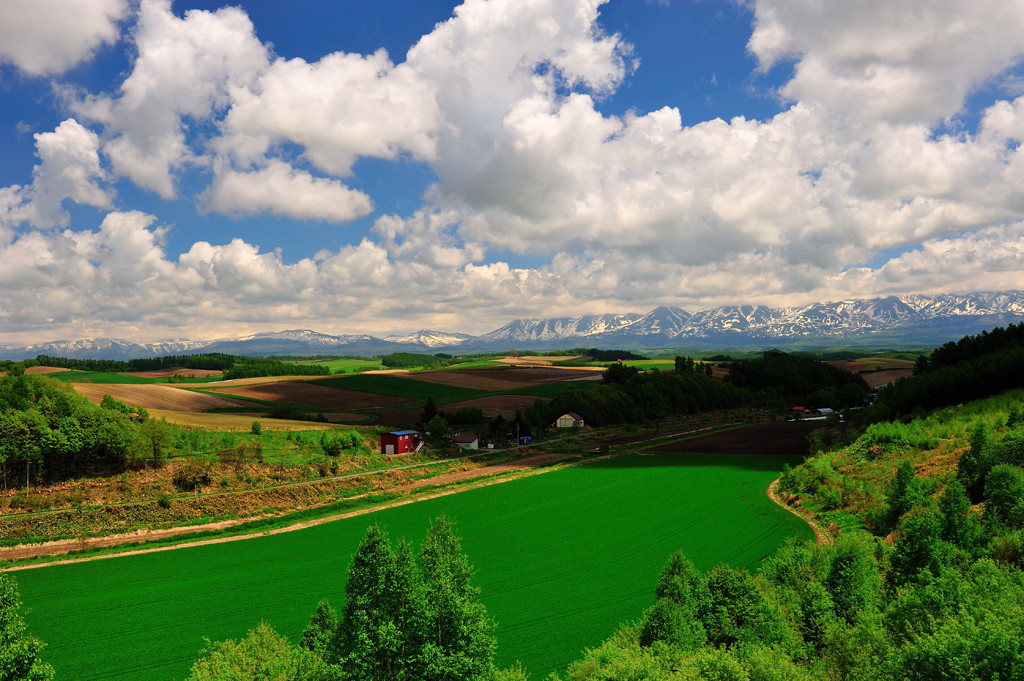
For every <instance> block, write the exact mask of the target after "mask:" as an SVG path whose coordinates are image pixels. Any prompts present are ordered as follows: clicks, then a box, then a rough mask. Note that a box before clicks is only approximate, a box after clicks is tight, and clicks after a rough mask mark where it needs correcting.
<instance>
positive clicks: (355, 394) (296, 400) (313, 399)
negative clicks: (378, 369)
mask: <svg viewBox="0 0 1024 681" xmlns="http://www.w3.org/2000/svg"><path fill="white" fill-rule="evenodd" d="M321 378H322V377H321ZM211 389H212V390H215V391H216V392H218V393H224V394H229V395H238V396H240V397H253V398H255V399H258V400H268V401H270V402H286V403H288V404H296V405H299V406H302V407H312V408H314V409H330V410H332V411H351V410H353V409H366V408H368V407H388V406H391V405H395V404H404V403H405V402H408V401H409V399H408V398H405V397H394V396H391V395H377V394H375V393H365V392H360V391H358V390H344V389H342V388H328V387H325V386H322V385H310V384H308V383H265V384H262V385H241V386H240V385H238V384H236V383H230V384H221V383H218V384H217V385H216V386H211Z"/></svg>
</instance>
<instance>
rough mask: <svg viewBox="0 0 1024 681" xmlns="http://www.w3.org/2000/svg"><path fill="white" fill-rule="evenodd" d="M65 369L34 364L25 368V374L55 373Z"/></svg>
mask: <svg viewBox="0 0 1024 681" xmlns="http://www.w3.org/2000/svg"><path fill="white" fill-rule="evenodd" d="M62 371H67V369H61V368H60V367H42V366H34V367H29V368H27V369H25V373H26V374H57V373H60V372H62Z"/></svg>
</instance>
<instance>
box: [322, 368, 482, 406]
mask: <svg viewBox="0 0 1024 681" xmlns="http://www.w3.org/2000/svg"><path fill="white" fill-rule="evenodd" d="M406 375H407V374H399V375H394V374H358V375H355V376H347V377H338V378H327V379H322V380H319V381H317V384H318V385H325V386H328V387H331V388H342V389H344V390H361V391H363V392H368V393H376V394H378V395H392V396H394V397H404V398H407V399H409V400H425V399H427V398H428V397H432V398H434V399H435V400H438V399H446V398H447V399H456V400H459V399H462V400H468V399H471V398H473V397H479V396H482V395H483V394H484V391H482V390H471V389H466V388H464V387H459V386H451V385H438V384H434V383H426V382H423V381H411V380H409V379H408V378H405V376H406Z"/></svg>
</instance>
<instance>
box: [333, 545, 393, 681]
mask: <svg viewBox="0 0 1024 681" xmlns="http://www.w3.org/2000/svg"><path fill="white" fill-rule="evenodd" d="M394 585H395V555H394V552H393V551H392V549H391V542H390V540H389V539H388V535H387V532H385V531H384V529H382V528H381V527H380V525H373V526H371V527H370V529H368V530H367V531H366V535H365V536H364V537H363V540H362V541H361V542H360V543H359V548H358V549H357V550H356V554H355V556H354V557H353V558H352V565H351V567H350V568H349V572H348V582H346V584H345V607H344V609H343V610H342V616H341V622H340V623H339V624H338V628H337V631H336V632H335V636H334V640H333V642H332V645H331V648H332V650H331V654H330V655H329V656H328V661H330V662H338V663H340V664H341V668H342V670H344V672H345V675H346V676H347V677H348V678H353V679H361V680H366V681H370V680H371V679H379V680H380V681H391V680H392V679H395V678H398V677H396V676H394V671H395V670H394V664H395V660H394V658H393V650H392V649H393V648H394V646H395V638H396V636H397V634H396V631H395V628H396V626H395V623H394V602H395V593H394Z"/></svg>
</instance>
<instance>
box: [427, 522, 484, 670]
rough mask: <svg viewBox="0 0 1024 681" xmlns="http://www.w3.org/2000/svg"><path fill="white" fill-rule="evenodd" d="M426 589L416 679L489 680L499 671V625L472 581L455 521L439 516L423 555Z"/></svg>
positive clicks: (428, 533)
mask: <svg viewBox="0 0 1024 681" xmlns="http://www.w3.org/2000/svg"><path fill="white" fill-rule="evenodd" d="M419 567H420V570H421V571H422V574H423V588H424V599H423V602H424V606H425V607H424V615H425V618H424V629H423V632H424V641H423V668H422V676H421V677H420V679H418V680H417V681H420V680H422V681H434V680H437V681H442V680H445V681H447V680H454V679H459V680H460V681H470V680H475V679H486V678H488V677H489V676H490V675H492V674H493V673H494V663H493V659H494V647H495V643H494V636H493V631H494V623H493V622H492V621H491V620H490V619H489V618H488V617H487V611H486V609H485V608H484V606H483V604H482V603H480V601H479V600H478V598H477V596H478V591H479V590H478V589H477V588H475V587H473V586H472V585H471V584H470V583H469V580H470V577H472V574H473V571H472V568H471V567H470V564H469V561H468V559H467V558H466V556H465V555H464V554H463V553H462V547H461V542H460V541H459V539H458V537H456V536H455V533H454V527H453V525H452V522H451V520H449V519H448V518H446V517H445V516H441V517H440V518H438V519H437V520H436V521H435V522H434V524H433V525H432V526H431V527H430V530H429V531H428V532H427V538H426V541H425V542H424V544H423V549H422V550H421V552H420V555H419Z"/></svg>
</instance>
